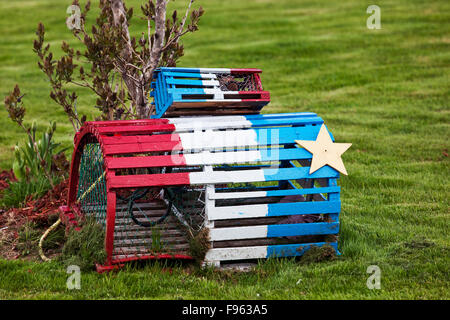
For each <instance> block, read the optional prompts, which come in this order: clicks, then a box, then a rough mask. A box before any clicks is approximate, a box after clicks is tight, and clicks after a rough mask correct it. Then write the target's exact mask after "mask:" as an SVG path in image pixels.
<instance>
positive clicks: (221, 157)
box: [184, 150, 261, 166]
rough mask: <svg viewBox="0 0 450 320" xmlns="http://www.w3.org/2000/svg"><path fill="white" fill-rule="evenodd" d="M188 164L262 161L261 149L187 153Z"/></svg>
mask: <svg viewBox="0 0 450 320" xmlns="http://www.w3.org/2000/svg"><path fill="white" fill-rule="evenodd" d="M184 159H185V161H186V164H187V165H190V166H194V165H213V164H233V163H246V162H257V161H261V152H260V151H259V150H251V151H236V152H216V153H211V152H200V153H187V154H185V155H184Z"/></svg>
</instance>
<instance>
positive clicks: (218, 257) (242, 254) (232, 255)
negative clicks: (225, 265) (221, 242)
mask: <svg viewBox="0 0 450 320" xmlns="http://www.w3.org/2000/svg"><path fill="white" fill-rule="evenodd" d="M261 258H267V246H255V247H240V248H220V249H219V248H217V249H210V250H209V251H208V252H207V253H206V256H205V260H206V261H226V260H245V259H261Z"/></svg>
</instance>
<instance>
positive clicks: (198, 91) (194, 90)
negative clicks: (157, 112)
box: [167, 88, 206, 101]
mask: <svg viewBox="0 0 450 320" xmlns="http://www.w3.org/2000/svg"><path fill="white" fill-rule="evenodd" d="M167 92H168V93H169V94H173V95H182V94H206V93H205V90H203V89H201V88H174V89H172V88H169V89H167ZM192 100H193V101H196V100H195V99H192Z"/></svg>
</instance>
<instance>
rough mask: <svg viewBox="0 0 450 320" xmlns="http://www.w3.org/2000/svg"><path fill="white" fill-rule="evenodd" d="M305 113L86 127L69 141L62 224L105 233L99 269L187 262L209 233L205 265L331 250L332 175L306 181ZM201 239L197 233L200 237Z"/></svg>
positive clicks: (314, 120)
mask: <svg viewBox="0 0 450 320" xmlns="http://www.w3.org/2000/svg"><path fill="white" fill-rule="evenodd" d="M322 124H323V120H322V119H321V118H320V117H318V116H317V115H315V114H313V113H287V114H267V115H259V114H257V115H246V116H216V117H214V116H206V117H192V118H191V117H182V118H161V119H148V120H124V121H97V122H86V123H85V124H84V125H83V127H82V128H81V130H80V131H79V133H77V135H76V137H75V150H74V153H73V158H72V166H71V172H70V189H69V201H68V206H67V207H65V208H63V209H64V210H63V211H64V216H65V218H66V220H67V219H69V220H70V219H73V218H74V217H75V216H76V215H87V216H93V217H95V218H96V219H97V221H98V222H99V223H101V224H102V225H103V226H104V229H105V249H106V252H107V261H105V264H104V267H108V268H109V267H112V266H114V265H121V264H122V263H124V262H126V261H131V260H137V259H152V258H177V259H189V258H191V257H192V252H191V247H190V245H191V240H192V239H193V238H195V235H196V234H198V233H200V232H204V233H205V234H207V239H208V243H209V245H208V246H207V248H205V250H206V252H205V253H206V254H205V258H204V262H205V263H208V264H214V265H220V264H223V263H226V262H229V261H237V260H247V259H258V258H267V257H285V256H299V255H302V254H303V253H304V252H305V251H306V250H307V249H308V248H310V247H311V246H313V245H314V246H323V245H325V244H330V245H331V246H333V247H334V248H335V249H336V251H337V238H336V235H337V233H338V231H339V211H340V188H339V187H338V186H337V179H338V178H339V173H338V172H337V171H336V170H334V169H333V168H331V167H329V166H325V167H322V168H321V169H319V170H317V171H315V172H314V173H312V174H310V173H309V168H310V165H311V158H312V155H311V153H309V152H308V151H306V150H305V149H303V148H301V147H299V146H298V145H297V144H296V143H295V140H315V139H316V137H317V135H318V132H319V129H320V127H321V126H322ZM205 231H206V232H205Z"/></svg>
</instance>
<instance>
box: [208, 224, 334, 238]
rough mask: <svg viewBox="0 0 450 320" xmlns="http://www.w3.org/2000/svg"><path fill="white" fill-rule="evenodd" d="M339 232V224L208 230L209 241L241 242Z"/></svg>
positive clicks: (280, 225) (281, 225) (282, 225)
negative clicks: (243, 240)
mask: <svg viewBox="0 0 450 320" xmlns="http://www.w3.org/2000/svg"><path fill="white" fill-rule="evenodd" d="M338 231H339V223H338V222H334V223H327V222H317V223H300V224H279V225H276V224H275V225H270V226H249V227H235V228H220V229H211V230H209V237H210V239H211V241H223V240H241V239H256V238H272V237H293V236H305V235H324V234H336V233H338Z"/></svg>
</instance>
